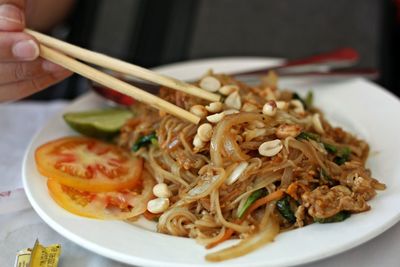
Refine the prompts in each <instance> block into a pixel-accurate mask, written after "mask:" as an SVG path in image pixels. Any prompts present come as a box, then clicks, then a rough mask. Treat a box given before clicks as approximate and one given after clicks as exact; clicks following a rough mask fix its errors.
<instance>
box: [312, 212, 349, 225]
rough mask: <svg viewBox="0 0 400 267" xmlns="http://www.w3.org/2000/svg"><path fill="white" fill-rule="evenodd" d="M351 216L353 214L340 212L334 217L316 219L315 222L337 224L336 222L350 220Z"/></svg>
mask: <svg viewBox="0 0 400 267" xmlns="http://www.w3.org/2000/svg"><path fill="white" fill-rule="evenodd" d="M350 216H351V213H350V212H348V211H344V210H343V211H340V212H338V213H336V214H335V215H333V216H332V217H328V218H314V222H317V223H335V222H342V221H344V220H346V219H347V218H349V217H350Z"/></svg>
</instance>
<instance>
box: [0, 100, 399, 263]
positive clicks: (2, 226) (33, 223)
mask: <svg viewBox="0 0 400 267" xmlns="http://www.w3.org/2000/svg"><path fill="white" fill-rule="evenodd" d="M67 104H68V103H67V102H62V101H53V102H17V103H11V104H3V105H0V125H1V129H2V133H1V134H0V151H1V152H2V153H0V173H1V176H0V266H13V265H14V261H15V254H16V252H17V251H18V250H20V249H22V248H27V247H32V246H33V244H34V242H35V239H36V238H39V240H40V242H41V243H42V244H44V245H49V244H53V243H60V244H61V246H62V256H61V261H60V264H59V266H61V267H77V266H89V267H90V266H96V267H103V266H104V267H105V266H116V267H119V266H127V265H125V264H121V263H117V262H114V261H112V260H109V259H107V258H104V257H102V256H100V255H97V254H94V253H92V252H90V251H88V250H86V249H83V248H81V247H80V246H78V245H76V244H74V243H72V242H70V241H68V240H67V239H65V238H64V237H62V236H61V235H59V234H58V233H57V232H55V231H54V230H52V229H51V228H50V227H49V226H47V224H45V223H44V221H43V220H42V219H41V218H40V217H39V216H38V215H37V214H36V213H35V211H34V210H33V209H32V208H31V207H30V205H29V203H28V202H27V199H26V197H25V195H24V193H23V191H22V190H17V191H15V194H12V195H11V196H12V197H6V194H1V192H5V191H9V190H16V189H18V188H21V187H22V181H21V166H22V159H23V155H24V152H25V149H26V148H27V146H28V144H29V142H30V139H31V138H32V136H33V135H34V133H35V132H36V131H37V130H38V129H40V128H41V127H42V126H43V125H44V123H45V122H46V121H47V120H48V119H49V118H50V117H51V116H54V115H55V114H57V112H58V111H59V110H61V109H62V108H63V107H64V106H65V105H67ZM354 230H355V231H356V230H357V229H354ZM399 248H400V223H398V224H396V225H395V226H393V227H392V228H390V229H389V230H388V231H386V232H385V233H383V234H382V235H380V236H378V237H376V238H374V239H373V240H371V241H369V242H367V243H365V244H363V245H361V246H359V247H356V248H354V249H352V250H349V251H347V252H345V253H342V254H339V255H336V256H334V257H331V258H328V259H325V260H321V261H318V262H315V263H312V264H307V265H304V266H308V267H317V266H318V267H331V266H332V267H333V266H335V267H336V266H363V267H375V266H388V267H391V266H393V267H394V266H400V253H398V252H399Z"/></svg>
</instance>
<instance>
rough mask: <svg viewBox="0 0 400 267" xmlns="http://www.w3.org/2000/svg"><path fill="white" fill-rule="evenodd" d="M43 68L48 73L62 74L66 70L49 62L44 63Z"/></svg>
mask: <svg viewBox="0 0 400 267" xmlns="http://www.w3.org/2000/svg"><path fill="white" fill-rule="evenodd" d="M42 68H43V70H45V71H47V72H60V71H64V70H65V69H64V68H63V67H61V66H60V65H57V64H54V63H53V62H50V61H47V60H45V61H43V63H42Z"/></svg>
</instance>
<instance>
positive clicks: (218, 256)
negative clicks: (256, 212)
mask: <svg viewBox="0 0 400 267" xmlns="http://www.w3.org/2000/svg"><path fill="white" fill-rule="evenodd" d="M278 233H279V225H278V223H277V222H275V220H273V219H272V218H270V219H269V220H268V222H267V224H266V226H265V228H264V229H263V230H262V231H261V232H258V233H255V234H253V235H252V236H251V237H249V238H246V239H244V240H242V241H240V242H239V243H238V244H236V245H233V246H232V247H229V248H225V249H222V250H220V251H217V252H213V253H210V254H207V255H206V260H208V261H214V262H215V261H223V260H229V259H233V258H237V257H240V256H243V255H245V254H248V253H250V252H252V251H254V250H256V249H258V248H260V247H261V246H263V245H265V244H267V243H269V242H272V241H273V240H274V238H275V237H276V236H277V235H278Z"/></svg>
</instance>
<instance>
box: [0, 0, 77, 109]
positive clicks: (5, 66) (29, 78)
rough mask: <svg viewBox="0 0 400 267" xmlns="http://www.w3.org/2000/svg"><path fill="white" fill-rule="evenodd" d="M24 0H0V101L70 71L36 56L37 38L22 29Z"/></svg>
mask: <svg viewBox="0 0 400 267" xmlns="http://www.w3.org/2000/svg"><path fill="white" fill-rule="evenodd" d="M26 6H27V5H26V0H0V102H6V101H12V100H17V99H21V98H23V97H26V96H28V95H31V94H33V93H35V92H38V91H40V90H43V89H45V88H47V87H49V86H51V85H53V84H55V83H58V82H60V81H62V80H64V79H65V78H67V77H68V76H70V75H71V72H69V71H67V70H65V69H64V68H62V67H60V66H58V65H55V64H53V63H51V62H49V61H46V60H43V59H41V58H39V54H40V50H39V45H38V42H37V40H35V38H33V37H32V36H30V35H29V34H26V33H24V32H23V30H24V28H25V26H26V16H25V11H26Z"/></svg>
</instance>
